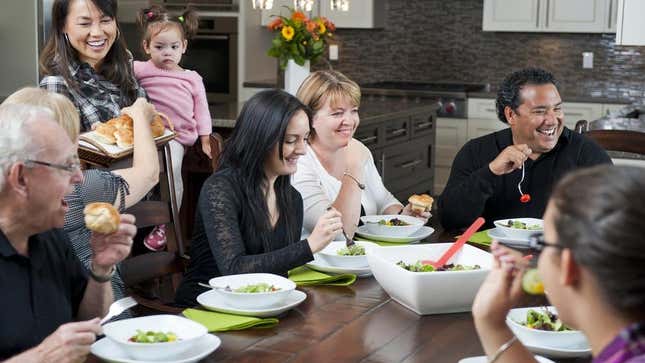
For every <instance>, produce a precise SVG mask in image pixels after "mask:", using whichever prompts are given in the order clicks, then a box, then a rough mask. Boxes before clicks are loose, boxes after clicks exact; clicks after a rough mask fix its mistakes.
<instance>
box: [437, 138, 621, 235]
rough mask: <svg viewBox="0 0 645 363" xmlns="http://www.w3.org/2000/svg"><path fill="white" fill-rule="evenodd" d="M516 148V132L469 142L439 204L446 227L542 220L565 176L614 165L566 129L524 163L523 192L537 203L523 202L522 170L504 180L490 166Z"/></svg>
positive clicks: (591, 143) (593, 145)
mask: <svg viewBox="0 0 645 363" xmlns="http://www.w3.org/2000/svg"><path fill="white" fill-rule="evenodd" d="M512 144H513V135H512V133H511V129H510V128H506V129H504V130H500V131H497V132H494V133H492V134H488V135H484V136H482V137H478V138H476V139H473V140H470V141H468V142H467V143H466V145H464V147H463V148H462V149H461V150H460V151H459V153H457V156H456V157H455V160H454V162H453V164H452V170H451V171H450V178H449V179H448V183H447V184H446V188H445V189H444V191H443V193H442V194H441V196H440V198H439V201H438V212H439V215H440V218H441V224H442V225H443V227H444V228H446V229H448V230H454V229H458V228H463V227H467V226H468V225H470V224H471V223H472V222H473V221H474V220H475V219H476V218H477V217H479V216H482V217H484V218H485V219H486V227H492V226H493V221H495V220H498V219H505V218H519V217H534V218H542V215H543V214H544V210H545V209H546V204H547V201H548V199H549V196H550V195H551V190H552V188H553V186H554V184H555V183H556V182H557V181H558V180H560V178H562V176H563V175H564V174H566V173H567V172H569V171H571V170H574V169H577V168H580V167H585V166H592V165H597V164H611V159H610V158H609V156H608V155H607V153H606V152H605V150H603V149H602V147H600V146H599V145H598V144H596V143H595V142H594V141H593V140H591V139H589V138H587V137H585V136H583V135H581V134H578V133H575V132H573V131H571V130H569V129H567V128H566V127H565V128H564V130H563V131H562V135H560V138H559V139H558V142H557V144H556V145H555V147H554V148H553V149H552V150H551V151H549V152H547V153H544V154H542V155H540V157H538V158H537V159H536V160H532V159H530V158H529V159H528V160H527V161H526V162H525V163H524V168H525V173H526V174H525V176H524V181H523V182H522V192H524V193H528V194H530V195H531V201H530V202H529V203H521V202H520V192H519V190H518V188H517V184H518V183H519V181H520V179H521V177H522V170H519V169H518V170H515V171H513V172H511V173H509V174H505V175H500V176H498V175H495V174H493V172H492V171H491V170H490V168H489V167H488V164H489V163H490V162H491V161H493V160H494V159H495V158H496V157H497V155H499V153H500V152H502V150H504V149H505V148H506V147H508V146H510V145H512Z"/></svg>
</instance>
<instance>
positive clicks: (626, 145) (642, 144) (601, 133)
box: [575, 120, 645, 166]
mask: <svg viewBox="0 0 645 363" xmlns="http://www.w3.org/2000/svg"><path fill="white" fill-rule="evenodd" d="M575 130H576V131H577V132H579V133H582V134H584V135H585V136H587V137H588V138H590V139H592V140H594V141H595V142H597V143H598V145H600V146H602V147H603V149H605V150H606V151H610V152H611V151H618V152H625V153H631V154H637V155H642V156H645V133H644V132H638V131H632V130H589V123H588V122H587V121H586V120H580V121H578V122H577V123H576V127H575ZM614 160H615V161H616V160H620V161H619V162H618V163H619V164H621V163H622V162H621V161H622V160H627V159H624V158H619V159H614ZM627 164H632V163H630V162H627ZM638 164H643V163H640V162H639V161H636V162H635V164H634V165H638ZM639 166H642V165H639Z"/></svg>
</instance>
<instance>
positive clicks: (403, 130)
mask: <svg viewBox="0 0 645 363" xmlns="http://www.w3.org/2000/svg"><path fill="white" fill-rule="evenodd" d="M435 132H436V113H435V110H434V109H433V107H421V108H418V109H411V110H409V111H405V112H402V113H398V114H395V115H387V114H386V115H383V116H377V117H373V118H371V119H366V120H362V121H361V124H360V126H359V127H358V129H357V130H356V133H355V135H354V137H355V138H356V139H357V140H359V141H361V142H362V143H363V144H365V146H367V148H368V149H370V151H371V152H372V156H373V157H374V163H375V165H376V169H377V170H378V172H379V174H380V175H381V178H383V184H384V185H385V187H386V188H387V189H388V190H389V191H390V192H391V193H392V194H393V195H394V196H395V197H396V198H397V199H399V200H400V201H401V202H402V203H404V204H405V201H406V200H407V199H408V197H409V196H410V195H412V194H415V193H416V194H420V193H428V194H432V192H433V185H434V184H433V183H434V162H435Z"/></svg>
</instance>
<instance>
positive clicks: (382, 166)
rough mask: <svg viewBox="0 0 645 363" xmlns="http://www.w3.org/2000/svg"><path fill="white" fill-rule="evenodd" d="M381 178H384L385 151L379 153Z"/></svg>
mask: <svg viewBox="0 0 645 363" xmlns="http://www.w3.org/2000/svg"><path fill="white" fill-rule="evenodd" d="M381 179H383V180H385V152H383V153H381Z"/></svg>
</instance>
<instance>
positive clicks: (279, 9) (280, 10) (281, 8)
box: [260, 0, 320, 26]
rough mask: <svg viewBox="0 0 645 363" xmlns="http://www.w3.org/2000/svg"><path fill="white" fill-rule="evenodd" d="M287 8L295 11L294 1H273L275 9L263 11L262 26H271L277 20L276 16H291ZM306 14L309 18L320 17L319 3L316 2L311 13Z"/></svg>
mask: <svg viewBox="0 0 645 363" xmlns="http://www.w3.org/2000/svg"><path fill="white" fill-rule="evenodd" d="M287 7H288V8H291V9H293V0H273V7H272V8H271V9H269V10H262V11H261V13H262V15H261V16H262V19H261V20H260V25H263V26H267V25H269V23H270V22H272V21H273V19H275V16H274V15H282V16H289V14H290V12H289V9H288V8H287ZM305 14H306V15H307V16H308V17H316V16H318V15H319V14H320V13H319V12H318V2H315V3H314V6H313V8H312V9H311V11H310V12H305Z"/></svg>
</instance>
